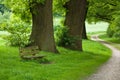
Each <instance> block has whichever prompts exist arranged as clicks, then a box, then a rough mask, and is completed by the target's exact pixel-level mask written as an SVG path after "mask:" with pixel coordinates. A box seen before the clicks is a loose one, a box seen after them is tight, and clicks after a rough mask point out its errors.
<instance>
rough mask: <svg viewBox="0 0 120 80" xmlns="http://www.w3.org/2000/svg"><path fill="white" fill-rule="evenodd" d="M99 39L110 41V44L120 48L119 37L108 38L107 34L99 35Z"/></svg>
mask: <svg viewBox="0 0 120 80" xmlns="http://www.w3.org/2000/svg"><path fill="white" fill-rule="evenodd" d="M100 38H101V39H104V40H106V41H108V42H110V43H111V45H113V46H115V47H116V48H118V49H120V39H117V38H109V37H108V36H107V34H103V35H100Z"/></svg>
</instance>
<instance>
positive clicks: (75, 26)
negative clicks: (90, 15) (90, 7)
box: [64, 0, 87, 51]
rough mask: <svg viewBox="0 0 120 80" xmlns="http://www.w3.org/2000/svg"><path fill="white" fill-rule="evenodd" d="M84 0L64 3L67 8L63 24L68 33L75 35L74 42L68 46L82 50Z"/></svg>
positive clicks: (71, 0) (72, 0)
mask: <svg viewBox="0 0 120 80" xmlns="http://www.w3.org/2000/svg"><path fill="white" fill-rule="evenodd" d="M86 3H87V1H86V0H70V1H69V2H67V3H66V4H65V6H64V7H65V8H66V9H67V13H66V19H65V26H66V27H68V28H69V35H70V36H73V37H77V38H78V39H77V40H76V42H75V44H74V45H73V46H69V47H68V48H70V49H73V50H80V51H82V30H83V24H84V17H85V12H86V5H87V4H86Z"/></svg>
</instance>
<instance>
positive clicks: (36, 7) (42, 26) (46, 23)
mask: <svg viewBox="0 0 120 80" xmlns="http://www.w3.org/2000/svg"><path fill="white" fill-rule="evenodd" d="M31 6H32V7H31V13H32V33H31V37H30V40H31V41H32V45H37V46H39V49H40V50H42V51H49V52H55V53H56V52H57V49H56V46H55V41H54V32H53V16H52V0H45V3H44V4H42V3H36V2H32V4H31Z"/></svg>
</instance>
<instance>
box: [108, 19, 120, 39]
mask: <svg viewBox="0 0 120 80" xmlns="http://www.w3.org/2000/svg"><path fill="white" fill-rule="evenodd" d="M119 21H120V17H116V18H115V19H114V20H113V21H112V22H111V24H110V25H109V28H108V30H107V34H108V36H109V37H116V38H119V39H120V23H119Z"/></svg>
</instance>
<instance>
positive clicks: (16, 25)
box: [4, 18, 31, 46]
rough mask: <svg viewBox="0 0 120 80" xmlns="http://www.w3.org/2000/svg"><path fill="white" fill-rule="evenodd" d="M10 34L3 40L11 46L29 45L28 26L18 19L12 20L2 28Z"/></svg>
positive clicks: (29, 29)
mask: <svg viewBox="0 0 120 80" xmlns="http://www.w3.org/2000/svg"><path fill="white" fill-rule="evenodd" d="M4 29H5V30H6V31H8V32H9V33H10V35H8V36H7V37H6V38H5V39H7V40H8V43H9V44H10V45H11V46H25V45H27V44H29V36H30V31H31V28H30V24H29V23H26V22H23V21H22V20H21V19H20V18H14V20H11V22H10V23H9V26H6V27H5V28H4Z"/></svg>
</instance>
